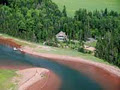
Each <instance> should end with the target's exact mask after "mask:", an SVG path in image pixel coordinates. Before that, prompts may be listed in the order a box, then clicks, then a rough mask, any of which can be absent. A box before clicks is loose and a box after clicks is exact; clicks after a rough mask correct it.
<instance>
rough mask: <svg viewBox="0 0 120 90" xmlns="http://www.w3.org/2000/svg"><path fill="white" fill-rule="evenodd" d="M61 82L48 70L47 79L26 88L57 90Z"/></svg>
mask: <svg viewBox="0 0 120 90" xmlns="http://www.w3.org/2000/svg"><path fill="white" fill-rule="evenodd" d="M60 84H61V80H60V79H59V77H58V76H57V75H56V74H55V73H53V72H52V71H50V74H49V78H48V79H42V80H40V81H38V82H36V83H35V84H33V85H32V86H30V87H29V88H28V89H27V90H59V87H60Z"/></svg>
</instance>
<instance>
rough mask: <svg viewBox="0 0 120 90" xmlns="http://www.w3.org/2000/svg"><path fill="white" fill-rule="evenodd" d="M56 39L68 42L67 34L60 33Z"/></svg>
mask: <svg viewBox="0 0 120 90" xmlns="http://www.w3.org/2000/svg"><path fill="white" fill-rule="evenodd" d="M56 39H57V40H58V41H66V40H67V35H66V34H65V32H63V31H60V32H59V33H58V34H57V35H56Z"/></svg>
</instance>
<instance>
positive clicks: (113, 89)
mask: <svg viewBox="0 0 120 90" xmlns="http://www.w3.org/2000/svg"><path fill="white" fill-rule="evenodd" d="M22 51H23V52H24V53H28V54H31V55H33V56H37V57H40V58H41V57H42V58H47V59H49V60H53V61H56V62H59V63H62V64H64V65H67V66H69V67H71V68H73V69H76V70H78V71H80V72H83V73H84V74H86V75H87V76H88V77H90V78H92V79H94V80H96V82H98V83H100V84H101V85H102V87H104V88H105V89H107V90H119V89H120V69H119V68H116V67H114V66H110V65H106V64H103V63H97V62H93V61H89V60H85V59H82V58H79V57H71V56H63V55H54V54H45V53H37V52H34V48H31V47H27V46H26V47H22ZM84 67H85V68H84ZM110 82H112V83H110Z"/></svg>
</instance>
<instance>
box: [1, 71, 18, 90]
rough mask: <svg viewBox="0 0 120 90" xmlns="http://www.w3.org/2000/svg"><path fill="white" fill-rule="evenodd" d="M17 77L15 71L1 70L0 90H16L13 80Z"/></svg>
mask: <svg viewBox="0 0 120 90" xmlns="http://www.w3.org/2000/svg"><path fill="white" fill-rule="evenodd" d="M14 76H16V73H15V70H5V69H0V90H14V88H15V85H14V84H13V83H12V80H11V78H13V77H14Z"/></svg>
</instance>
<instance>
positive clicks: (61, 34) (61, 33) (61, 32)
mask: <svg viewBox="0 0 120 90" xmlns="http://www.w3.org/2000/svg"><path fill="white" fill-rule="evenodd" d="M56 36H64V37H66V34H65V32H63V31H60V32H59V33H58V34H57V35H56Z"/></svg>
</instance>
